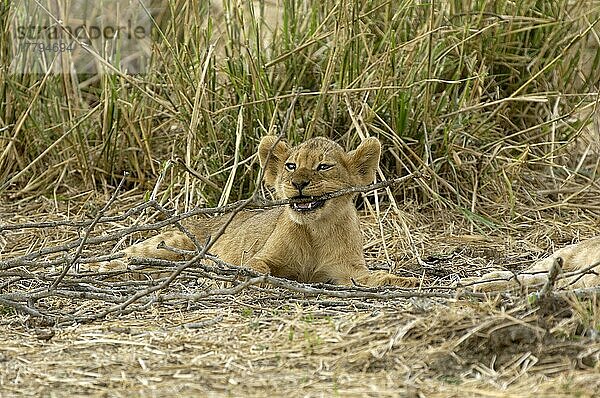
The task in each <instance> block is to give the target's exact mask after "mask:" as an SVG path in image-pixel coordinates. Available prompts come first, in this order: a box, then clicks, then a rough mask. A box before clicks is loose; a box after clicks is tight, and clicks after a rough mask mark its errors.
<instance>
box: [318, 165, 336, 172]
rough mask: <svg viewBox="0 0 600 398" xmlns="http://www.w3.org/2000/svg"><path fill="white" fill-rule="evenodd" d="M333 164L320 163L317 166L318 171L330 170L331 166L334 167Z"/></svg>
mask: <svg viewBox="0 0 600 398" xmlns="http://www.w3.org/2000/svg"><path fill="white" fill-rule="evenodd" d="M332 167H333V165H332V164H327V163H320V164H319V165H318V166H317V171H325V170H329V169H330V168H332Z"/></svg>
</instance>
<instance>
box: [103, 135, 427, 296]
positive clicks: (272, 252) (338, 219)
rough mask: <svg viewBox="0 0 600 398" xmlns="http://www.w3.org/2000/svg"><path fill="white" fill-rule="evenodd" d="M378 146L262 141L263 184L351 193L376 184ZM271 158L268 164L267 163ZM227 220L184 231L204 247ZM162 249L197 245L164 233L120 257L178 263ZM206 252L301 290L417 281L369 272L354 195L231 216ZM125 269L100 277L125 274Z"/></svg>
mask: <svg viewBox="0 0 600 398" xmlns="http://www.w3.org/2000/svg"><path fill="white" fill-rule="evenodd" d="M380 153H381V145H380V143H379V141H378V140H377V139H376V138H367V139H366V140H364V141H363V142H362V143H361V144H360V145H359V146H358V148H356V149H355V150H354V151H351V152H345V151H344V150H343V149H342V147H341V146H339V145H338V144H336V143H335V142H333V141H331V140H329V139H326V138H321V137H318V138H313V139H310V140H308V141H306V142H304V143H302V144H300V145H298V146H296V147H293V148H290V147H289V146H288V145H287V144H286V143H285V142H283V141H277V138H276V137H275V136H266V137H264V138H263V139H262V140H261V142H260V145H259V150H258V156H259V159H260V163H261V166H262V167H263V168H264V170H265V173H264V181H265V184H266V185H268V186H271V187H273V188H275V192H276V194H277V196H278V197H279V198H282V199H285V198H293V197H296V196H298V195H303V196H309V197H317V196H321V195H324V194H327V193H330V192H334V191H337V190H340V189H343V188H348V187H351V186H360V185H367V184H370V183H371V182H373V180H374V178H375V171H376V169H377V166H378V164H379V156H380ZM267 158H268V160H267ZM225 219H226V216H222V217H215V218H211V219H204V220H196V221H195V222H194V223H192V224H191V225H188V226H187V227H188V228H189V229H190V231H191V232H192V233H193V234H194V235H195V236H196V237H197V238H198V240H199V241H200V242H204V241H205V239H206V237H207V236H209V235H210V236H213V235H214V233H215V232H216V231H217V230H218V229H219V227H220V226H221V225H222V224H223V223H224V220H225ZM162 241H164V242H165V244H166V245H168V246H171V247H176V248H180V249H186V250H192V249H194V245H193V243H192V242H191V240H190V239H189V238H187V237H186V236H185V235H184V234H183V233H181V232H179V231H169V232H165V233H162V234H160V235H158V236H155V237H153V238H150V239H148V240H146V241H144V242H141V243H138V244H136V245H133V246H131V247H129V248H127V249H125V250H124V253H125V255H126V256H127V257H131V256H135V257H145V258H163V259H169V260H176V259H179V258H178V257H179V256H178V255H176V254H174V253H173V252H171V251H168V250H165V249H157V245H158V244H159V243H160V242H162ZM210 252H211V253H212V254H215V255H217V256H218V257H219V258H220V259H222V260H223V261H226V262H228V263H231V264H235V265H241V266H246V267H250V268H252V269H254V270H256V271H258V272H261V273H267V274H270V275H273V276H277V277H283V278H288V279H293V280H297V281H300V282H330V283H335V284H343V285H351V284H353V283H356V284H360V285H367V286H380V285H396V286H415V285H416V284H417V283H418V279H416V278H411V277H405V278H403V277H398V276H395V275H392V274H390V273H387V272H382V271H377V272H369V270H368V269H367V267H366V265H365V259H364V254H363V243H362V234H361V230H360V224H359V220H358V215H357V212H356V209H355V207H354V203H353V195H351V194H349V195H344V196H339V197H336V198H333V199H329V200H327V201H326V202H325V203H324V204H323V206H322V207H320V208H318V209H316V210H313V211H310V212H299V211H296V210H293V209H292V208H291V206H285V207H277V208H273V209H270V210H264V211H243V212H241V213H239V214H238V215H236V217H235V218H234V219H233V222H232V223H231V224H230V225H229V226H228V227H227V229H226V231H225V233H224V234H223V235H222V236H221V237H220V238H219V239H218V240H217V241H216V242H215V243H214V245H213V246H212V247H211V249H210ZM124 265H125V263H124V262H122V261H112V262H110V263H105V264H103V265H102V267H101V268H102V269H114V268H118V267H123V266H124Z"/></svg>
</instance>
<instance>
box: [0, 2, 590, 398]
mask: <svg viewBox="0 0 600 398" xmlns="http://www.w3.org/2000/svg"><path fill="white" fill-rule="evenodd" d="M7 4H9V3H7V2H5V3H2V5H0V20H1V21H2V22H3V23H2V24H0V26H2V27H4V29H1V31H0V54H1V55H2V57H1V58H0V226H4V225H15V224H23V223H27V222H40V221H41V220H55V221H74V220H90V219H93V217H94V216H96V215H97V214H98V213H99V212H101V209H102V207H103V206H104V204H105V203H106V202H107V200H108V198H109V197H110V196H111V192H114V187H115V186H116V185H117V183H118V181H120V179H121V178H122V175H123V172H127V173H129V174H128V175H127V178H126V187H125V189H124V192H121V193H120V194H119V196H118V198H117V201H116V202H115V204H114V205H113V206H112V207H111V209H110V212H114V213H120V212H122V211H123V210H126V209H130V208H132V207H134V206H136V205H139V204H140V203H143V202H144V201H145V200H146V199H147V198H148V196H149V193H148V192H149V190H151V189H152V186H153V185H154V184H155V182H156V180H157V179H161V180H162V185H161V189H160V190H159V191H158V194H157V196H156V198H157V202H158V203H160V204H164V205H165V206H167V207H168V208H170V209H177V210H178V211H186V210H189V209H191V208H194V207H195V206H198V205H200V206H205V205H206V204H217V203H225V202H231V201H233V200H236V199H241V198H245V197H248V194H249V192H252V190H253V188H254V187H255V186H256V175H257V167H256V163H257V162H256V158H255V157H254V152H255V146H256V144H257V142H258V141H259V139H260V137H262V136H263V135H265V134H267V133H273V132H278V131H279V130H280V129H281V127H282V120H283V119H284V118H285V114H286V111H287V110H288V109H292V110H293V112H292V120H293V121H294V122H293V123H292V124H291V125H290V127H289V129H287V131H284V133H285V134H286V136H287V138H288V139H290V140H291V141H292V142H298V141H302V140H303V139H305V138H307V137H310V136H312V135H325V136H328V137H331V138H334V139H336V140H338V141H339V142H340V143H341V144H342V145H344V146H346V147H347V148H351V147H354V146H355V144H356V142H358V141H359V140H360V139H361V137H362V136H364V135H373V136H377V137H379V139H380V140H381V141H382V143H383V146H384V154H383V159H382V168H381V174H380V177H386V176H387V178H392V177H396V176H400V175H406V174H409V173H413V172H421V173H422V176H423V177H420V178H417V179H414V180H411V181H410V182H407V183H406V184H403V185H401V186H398V187H396V189H394V190H393V192H392V190H387V191H386V192H385V193H382V192H380V193H379V197H378V198H379V200H380V203H379V205H380V207H378V206H375V205H373V204H372V203H374V200H373V197H369V201H365V202H364V203H362V205H363V206H364V207H366V210H365V211H364V217H363V221H364V224H365V230H364V233H365V236H366V239H365V242H366V245H365V251H366V254H367V258H368V262H369V265H370V266H371V267H372V268H381V269H391V270H392V271H394V272H397V273H399V274H403V275H406V274H410V275H417V276H421V277H422V278H423V284H424V288H422V289H421V290H409V291H399V290H389V291H366V290H364V289H359V288H353V289H334V288H330V287H327V288H325V287H323V286H317V287H314V286H313V287H311V288H312V289H320V290H319V291H320V294H315V293H314V292H315V290H313V293H312V294H308V293H306V292H307V291H308V290H307V289H308V288H307V287H303V286H297V285H293V286H291V285H285V284H280V285H279V287H272V288H264V287H261V286H262V285H260V284H258V283H256V284H251V285H248V286H245V288H244V289H238V290H231V289H230V287H231V285H232V284H233V285H235V286H236V287H239V286H240V284H239V283H240V281H244V280H246V278H250V280H252V278H251V275H250V276H248V275H247V274H244V273H243V272H242V271H236V270H233V271H232V270H226V271H227V272H225V271H224V270H223V269H220V270H217V271H219V272H220V273H219V272H214V270H212V271H211V270H207V269H202V268H195V269H188V270H186V271H185V272H183V273H182V274H181V275H180V277H178V278H177V279H176V280H175V281H174V282H173V283H172V284H171V285H169V286H168V288H167V289H165V290H163V291H160V292H157V293H153V294H147V295H144V296H143V297H142V300H139V301H138V303H137V304H134V305H130V306H127V307H124V308H120V309H118V310H115V311H113V312H110V313H106V314H104V313H103V312H104V311H106V310H107V309H110V308H111V306H117V305H120V304H122V302H123V300H126V299H127V298H128V297H132V295H134V294H135V293H137V292H140V290H141V289H144V288H146V287H148V286H151V285H152V283H151V282H148V281H145V280H133V281H113V280H106V278H105V275H98V274H87V275H83V276H82V275H80V274H74V273H71V274H69V275H67V276H66V277H65V279H64V280H63V281H62V282H61V283H60V284H59V286H58V288H59V289H58V290H57V291H50V292H49V293H48V294H47V295H46V297H43V298H40V299H38V300H29V301H28V300H27V298H30V297H32V295H34V294H40V295H44V294H46V292H48V291H49V289H48V287H49V286H50V285H51V283H52V282H53V281H55V280H56V277H57V270H56V264H55V265H54V266H50V265H49V264H48V263H46V262H44V261H41V260H43V259H44V258H47V259H52V260H56V261H57V262H59V263H60V261H63V262H64V261H65V260H64V258H62V257H60V256H48V257H40V258H37V259H36V261H33V262H31V263H29V264H27V265H23V266H19V267H12V266H10V265H8V264H9V263H8V262H9V261H11V260H14V259H17V258H19V257H21V256H23V255H24V254H26V253H35V252H36V251H37V250H40V249H41V248H48V247H56V246H60V245H64V244H66V243H67V242H74V241H76V240H77V239H78V238H79V237H80V236H81V234H82V232H83V229H82V228H79V227H73V226H68V225H58V226H53V227H40V228H29V229H15V230H2V229H1V228H0V300H4V301H0V337H2V339H1V340H0V396H2V397H4V396H81V395H86V396H87V395H90V396H115V397H119V396H132V395H133V396H173V395H182V396H204V395H206V396H265V395H273V396H284V395H289V396H336V395H337V396H344V397H345V396H357V397H359V396H360V397H363V396H373V397H380V396H408V397H452V396H455V397H464V396H490V397H498V396H519V397H521V396H569V397H570V396H582V397H583V396H594V395H597V391H598V390H600V382H599V381H598V377H597V375H598V370H599V369H600V365H599V363H600V361H599V359H600V340H599V337H598V335H599V330H600V305H599V304H598V302H597V296H593V295H590V296H588V297H586V298H581V299H575V298H572V297H571V298H569V297H568V296H565V295H562V296H560V299H557V301H556V302H554V301H548V302H542V303H539V302H536V303H530V302H529V300H528V298H527V297H526V296H523V295H520V294H519V293H512V294H507V295H504V296H502V297H484V296H482V295H463V296H460V295H459V294H458V292H457V291H456V289H454V288H451V287H450V286H452V284H453V283H454V282H456V281H457V280H458V279H460V278H461V277H468V276H476V275H480V274H483V273H485V272H487V271H489V270H491V269H495V268H506V269H513V270H520V269H523V268H525V267H526V266H528V265H529V264H531V263H532V262H533V261H534V260H535V259H537V258H539V257H541V256H543V255H545V254H547V253H549V252H551V251H553V249H554V248H555V247H560V246H563V245H564V244H567V243H571V242H572V241H576V240H580V239H583V238H586V237H590V236H594V235H598V234H600V184H599V183H598V173H599V172H600V160H599V159H600V147H599V146H598V142H599V140H598V134H599V130H598V126H599V120H600V117H599V115H600V112H599V111H598V82H599V81H600V78H599V75H598V73H599V71H600V68H598V64H599V62H600V55H599V54H600V52H598V50H597V49H598V46H599V43H600V39H599V38H598V27H597V26H598V22H599V21H600V17H599V15H600V3H599V2H598V1H597V0H585V1H570V0H551V1H538V0H527V1H521V2H494V1H475V2H473V1H458V0H457V1H448V2H440V1H428V2H415V1H412V0H401V1H386V0H368V1H352V0H345V1H341V2H340V1H333V0H332V1H318V2H317V1H304V0H296V1H288V0H282V1H250V0H242V1H231V0H226V1H223V2H222V5H219V6H215V5H214V4H211V3H210V2H200V3H198V4H199V7H190V4H195V3H194V2H188V1H183V0H177V1H173V2H170V4H171V5H172V9H171V10H170V11H169V12H167V13H165V14H164V15H162V16H161V18H162V19H160V20H159V21H158V26H157V28H158V29H159V30H160V33H161V34H162V35H161V38H160V39H157V40H156V43H155V44H156V46H155V48H154V49H153V51H154V53H153V62H152V64H151V65H149V68H150V69H149V73H148V74H147V75H140V76H136V77H135V78H133V77H131V76H127V75H125V74H121V73H115V74H112V75H102V76H92V77H91V78H90V79H87V78H88V77H89V76H87V77H84V76H80V75H77V74H71V75H68V74H64V75H56V76H48V77H47V78H40V77H39V76H35V75H12V74H10V73H8V70H9V69H8V67H7V62H8V60H11V59H12V51H14V48H13V47H12V46H13V44H14V40H12V36H11V34H12V32H11V30H10V25H9V24H8V23H6V22H7V21H8V17H9V12H8V11H9V8H7ZM220 4H221V3H220ZM274 21H275V22H274ZM212 44H216V47H211V45H212ZM86 79H87V80H86ZM296 98H297V99H298V102H297V103H295V106H293V107H291V106H290V105H291V104H292V103H294V101H295V99H296ZM236 143H237V144H236ZM182 164H184V165H186V167H187V168H189V169H193V170H195V171H196V172H197V174H198V175H200V176H201V178H198V179H197V178H193V177H192V176H191V175H190V174H189V173H187V172H185V170H184V169H185V168H184V167H182ZM228 187H233V189H231V190H229V189H226V188H228ZM100 192H102V193H100ZM392 193H393V196H392ZM114 209H119V210H114ZM164 217H165V216H164V214H162V213H161V212H160V211H157V210H153V211H147V212H144V213H141V214H137V215H135V216H133V217H131V218H129V219H127V220H124V221H119V222H113V223H102V224H101V225H98V226H97V227H96V229H94V230H93V233H92V236H93V237H94V236H99V235H100V234H101V233H102V232H104V231H109V232H118V231H122V230H123V228H124V227H127V226H131V225H134V224H140V225H145V224H147V223H149V222H151V221H156V220H160V219H162V218H164ZM377 220H379V222H377ZM142 235H144V233H135V234H131V235H127V236H124V237H123V238H122V239H121V240H120V241H119V242H118V243H119V244H120V245H127V244H129V243H131V241H133V240H136V239H138V238H140V237H141V236H142ZM115 243H116V242H114V241H112V242H105V243H104V244H102V245H96V244H93V245H88V246H86V247H85V249H86V250H85V251H84V252H83V255H84V257H85V256H93V255H106V254H108V253H109V250H110V249H112V247H113V246H114V244H115ZM75 249H76V246H74V247H72V248H71V249H70V250H68V251H66V253H67V254H69V255H73V254H74V251H75ZM163 266H164V265H163ZM232 272H233V273H232ZM236 272H239V275H237V276H236V274H235V273H236ZM232 275H233V276H232ZM223 279H225V280H230V282H227V281H224V280H223ZM231 281H233V282H231ZM290 286H291V287H290ZM219 289H220V290H219ZM223 289H225V290H223ZM227 289H228V290H227ZM82 292H83V293H86V294H87V296H86V295H85V294H83V293H82ZM207 292H208V293H207ZM202 293H207V294H206V295H205V296H203V297H199V296H198V295H201V294H202ZM334 293H335V294H334ZM367 293H368V294H367ZM15 294H20V295H21V296H20V297H17V298H18V299H22V301H19V300H13V299H14V298H15V296H14V295H15ZM103 295H104V296H103ZM194 295H196V296H194ZM342 296H345V297H342ZM366 296H368V298H367V297H366ZM158 297H160V298H161V299H162V302H159V300H158V299H157V298H158ZM15 303H20V304H22V307H18V306H15ZM136 305H137V306H136ZM17 309H20V310H17ZM31 309H36V310H37V311H38V312H40V313H42V314H45V315H47V316H46V317H39V316H36V314H33V313H31V312H30V313H29V315H27V310H31ZM129 310H131V311H129ZM83 321H86V322H83Z"/></svg>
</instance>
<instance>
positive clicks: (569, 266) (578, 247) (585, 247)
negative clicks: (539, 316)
mask: <svg viewBox="0 0 600 398" xmlns="http://www.w3.org/2000/svg"><path fill="white" fill-rule="evenodd" d="M558 258H560V259H561V260H562V270H561V271H562V272H564V273H566V274H565V275H564V277H563V278H560V279H558V280H557V282H556V285H557V287H569V288H586V287H597V286H600V274H599V270H600V236H597V237H595V238H591V239H588V240H584V241H582V242H579V243H576V244H572V245H568V246H565V247H563V248H562V249H559V250H557V251H555V252H554V253H553V254H552V255H551V256H549V257H546V258H544V259H541V260H539V261H537V262H536V263H535V264H533V265H532V266H531V267H530V268H528V269H527V270H525V271H524V272H522V273H520V274H517V275H515V274H514V273H513V272H511V271H493V272H489V273H487V274H485V275H483V276H480V277H471V278H463V279H461V281H460V283H461V284H462V285H467V284H471V283H473V286H472V288H473V290H475V291H484V292H486V291H487V292H491V291H500V290H507V289H511V288H517V287H519V286H523V287H533V286H536V285H538V286H539V285H542V284H544V283H545V282H546V281H548V271H549V270H550V268H551V267H552V265H553V264H554V261H555V260H556V259H558ZM568 273H573V274H568Z"/></svg>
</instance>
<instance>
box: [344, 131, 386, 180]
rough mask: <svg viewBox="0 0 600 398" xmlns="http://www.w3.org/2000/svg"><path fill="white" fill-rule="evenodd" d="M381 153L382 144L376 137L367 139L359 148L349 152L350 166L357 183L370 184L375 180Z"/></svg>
mask: <svg viewBox="0 0 600 398" xmlns="http://www.w3.org/2000/svg"><path fill="white" fill-rule="evenodd" d="M380 155H381V144H380V143H379V140H378V139H377V138H375V137H369V138H367V139H365V140H364V141H363V142H361V143H360V145H359V146H358V148H356V149H355V150H353V151H350V152H348V156H349V158H350V161H349V166H350V170H352V174H353V176H354V179H355V183H356V184H358V185H369V184H371V183H372V182H373V181H374V180H375V172H376V171H377V166H378V165H379V156H380Z"/></svg>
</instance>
